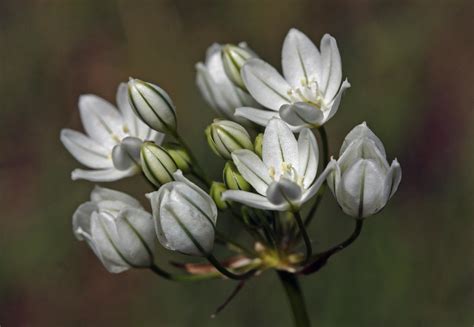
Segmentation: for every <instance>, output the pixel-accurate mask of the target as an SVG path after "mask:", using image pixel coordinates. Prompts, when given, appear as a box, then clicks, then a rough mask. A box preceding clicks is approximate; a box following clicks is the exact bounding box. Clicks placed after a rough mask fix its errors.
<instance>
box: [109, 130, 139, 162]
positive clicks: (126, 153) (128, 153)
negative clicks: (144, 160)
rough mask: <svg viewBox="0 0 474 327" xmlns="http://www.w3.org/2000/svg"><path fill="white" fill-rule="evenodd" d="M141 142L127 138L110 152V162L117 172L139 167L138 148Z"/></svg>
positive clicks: (137, 139) (133, 138)
mask: <svg viewBox="0 0 474 327" xmlns="http://www.w3.org/2000/svg"><path fill="white" fill-rule="evenodd" d="M142 143H143V142H142V140H140V139H139V138H136V137H133V136H127V137H126V138H124V139H123V140H122V141H121V142H120V143H119V144H117V145H116V146H114V148H113V150H112V162H113V164H114V167H115V168H117V169H118V170H127V169H129V168H130V167H133V166H134V165H137V166H139V165H140V147H141V145H142Z"/></svg>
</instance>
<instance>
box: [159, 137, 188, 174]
mask: <svg viewBox="0 0 474 327" xmlns="http://www.w3.org/2000/svg"><path fill="white" fill-rule="evenodd" d="M163 148H164V149H165V150H166V151H167V152H168V154H169V155H170V156H171V158H173V161H174V162H175V164H176V166H177V167H178V169H180V170H181V171H182V172H183V173H189V172H191V170H192V160H191V157H190V156H189V153H188V152H187V151H186V149H185V148H183V147H182V146H181V145H179V144H177V143H168V144H165V145H164V146H163Z"/></svg>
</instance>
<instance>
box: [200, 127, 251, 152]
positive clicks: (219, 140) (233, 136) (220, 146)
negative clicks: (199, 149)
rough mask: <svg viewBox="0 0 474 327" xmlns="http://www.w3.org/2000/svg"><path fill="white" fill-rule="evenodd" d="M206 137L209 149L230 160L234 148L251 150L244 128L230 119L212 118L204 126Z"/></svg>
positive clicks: (247, 134)
mask: <svg viewBox="0 0 474 327" xmlns="http://www.w3.org/2000/svg"><path fill="white" fill-rule="evenodd" d="M205 133H206V138H207V142H208V143H209V146H210V147H211V149H212V150H213V151H214V152H215V153H216V154H217V155H218V156H220V157H222V158H224V159H227V160H230V159H231V158H232V156H231V154H232V152H233V151H235V150H239V149H247V150H251V151H253V144H252V141H251V140H250V135H249V133H248V132H247V131H246V130H245V128H244V127H243V126H241V125H239V124H237V123H235V122H232V121H230V120H218V119H216V120H214V122H213V123H212V124H211V125H209V126H208V127H207V128H206V131H205Z"/></svg>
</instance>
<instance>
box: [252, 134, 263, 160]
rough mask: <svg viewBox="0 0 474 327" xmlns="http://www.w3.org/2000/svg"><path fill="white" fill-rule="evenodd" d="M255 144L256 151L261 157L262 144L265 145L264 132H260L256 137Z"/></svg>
mask: <svg viewBox="0 0 474 327" xmlns="http://www.w3.org/2000/svg"><path fill="white" fill-rule="evenodd" d="M253 146H254V148H255V153H256V154H257V155H258V156H259V157H260V158H261V157H262V146H263V133H260V134H258V135H257V137H256V138H255V141H254V142H253Z"/></svg>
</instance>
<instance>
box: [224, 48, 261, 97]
mask: <svg viewBox="0 0 474 327" xmlns="http://www.w3.org/2000/svg"><path fill="white" fill-rule="evenodd" d="M253 57H255V53H253V52H252V51H250V49H249V48H248V47H247V45H246V44H244V43H241V44H239V46H235V45H233V44H227V45H225V46H224V47H223V48H222V62H223V64H224V69H225V72H226V74H227V77H229V79H230V80H231V81H232V82H233V83H234V84H235V85H237V86H238V87H240V88H241V89H243V90H247V89H246V87H245V84H244V81H243V80H242V76H241V75H240V70H241V69H242V66H243V65H244V64H245V62H246V61H247V60H248V59H250V58H253Z"/></svg>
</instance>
